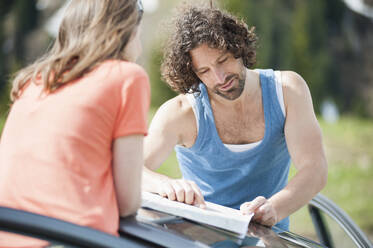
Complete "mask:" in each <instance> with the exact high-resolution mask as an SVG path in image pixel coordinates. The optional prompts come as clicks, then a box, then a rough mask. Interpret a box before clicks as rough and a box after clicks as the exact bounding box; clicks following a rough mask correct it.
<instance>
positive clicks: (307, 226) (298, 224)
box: [290, 206, 320, 241]
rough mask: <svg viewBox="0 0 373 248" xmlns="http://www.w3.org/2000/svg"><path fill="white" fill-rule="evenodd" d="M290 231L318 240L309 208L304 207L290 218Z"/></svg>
mask: <svg viewBox="0 0 373 248" xmlns="http://www.w3.org/2000/svg"><path fill="white" fill-rule="evenodd" d="M290 231H291V232H293V233H296V234H298V235H301V236H304V237H307V238H309V239H311V240H315V241H320V240H318V236H317V234H316V231H315V228H314V226H313V223H312V219H311V216H310V214H309V212H308V208H307V206H304V207H302V208H301V209H299V210H298V211H296V212H295V213H293V214H292V215H291V216H290Z"/></svg>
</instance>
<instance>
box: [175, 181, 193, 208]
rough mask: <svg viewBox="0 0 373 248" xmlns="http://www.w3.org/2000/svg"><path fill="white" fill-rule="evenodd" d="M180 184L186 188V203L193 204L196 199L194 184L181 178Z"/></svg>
mask: <svg viewBox="0 0 373 248" xmlns="http://www.w3.org/2000/svg"><path fill="white" fill-rule="evenodd" d="M179 183H180V185H181V186H182V187H183V189H184V194H185V199H184V201H185V203H186V204H189V205H191V204H193V200H194V190H193V188H192V186H191V185H190V184H189V182H188V181H185V180H181V181H179Z"/></svg>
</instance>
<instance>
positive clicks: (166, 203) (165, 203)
mask: <svg viewBox="0 0 373 248" xmlns="http://www.w3.org/2000/svg"><path fill="white" fill-rule="evenodd" d="M142 207H147V208H151V209H154V210H157V211H160V212H164V213H168V214H172V215H176V216H180V217H183V218H185V219H189V220H193V221H196V222H200V223H203V224H208V225H211V226H215V227H219V228H222V229H225V230H228V231H231V232H235V233H238V234H240V235H245V234H246V233H247V229H248V226H249V223H250V220H251V218H252V216H253V214H251V215H243V214H241V213H240V211H239V210H236V209H233V208H228V207H224V206H222V205H218V204H214V203H211V202H206V208H205V209H202V208H199V207H196V206H192V205H188V204H184V203H181V202H177V201H170V200H168V199H167V198H164V197H162V196H160V195H157V194H153V193H149V192H142Z"/></svg>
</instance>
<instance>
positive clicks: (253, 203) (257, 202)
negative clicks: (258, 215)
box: [247, 196, 267, 213]
mask: <svg viewBox="0 0 373 248" xmlns="http://www.w3.org/2000/svg"><path fill="white" fill-rule="evenodd" d="M266 201H267V199H266V198H264V197H263V196H258V197H257V198H255V199H254V200H253V201H251V202H250V205H249V206H248V207H247V211H249V212H251V213H253V212H255V211H256V210H257V209H258V208H259V207H260V206H261V205H263V204H265V203H266Z"/></svg>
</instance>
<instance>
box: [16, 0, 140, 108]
mask: <svg viewBox="0 0 373 248" xmlns="http://www.w3.org/2000/svg"><path fill="white" fill-rule="evenodd" d="M137 9H138V5H137V0H72V1H71V2H70V4H69V6H68V7H67V9H66V12H65V15H64V17H63V20H62V22H61V25H60V28H59V32H58V36H57V38H56V40H55V42H54V44H53V46H52V48H51V49H50V51H48V52H47V53H46V54H45V55H44V56H43V57H41V58H40V59H39V60H37V61H36V62H34V63H33V64H32V65H30V66H28V67H26V68H24V69H22V70H20V71H19V72H18V73H17V74H16V77H15V79H14V81H13V87H12V91H11V99H12V100H13V101H15V100H17V99H18V98H19V97H20V95H21V91H22V88H23V86H24V85H25V84H26V83H27V82H29V81H30V80H31V81H35V79H36V77H41V81H42V82H43V87H44V90H45V91H46V92H48V93H49V92H53V91H54V90H56V89H58V88H59V87H60V86H62V85H64V84H66V83H68V82H70V81H72V80H74V79H76V78H79V77H81V76H82V75H83V74H84V73H86V72H88V71H90V70H91V69H92V68H93V67H94V66H96V65H97V64H98V63H100V62H102V61H104V60H107V59H126V58H125V54H124V49H125V47H126V45H127V43H128V41H129V40H130V38H131V35H132V33H133V32H134V31H135V29H136V27H137V25H138V23H139V20H140V18H141V13H140V12H139V11H137Z"/></svg>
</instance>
